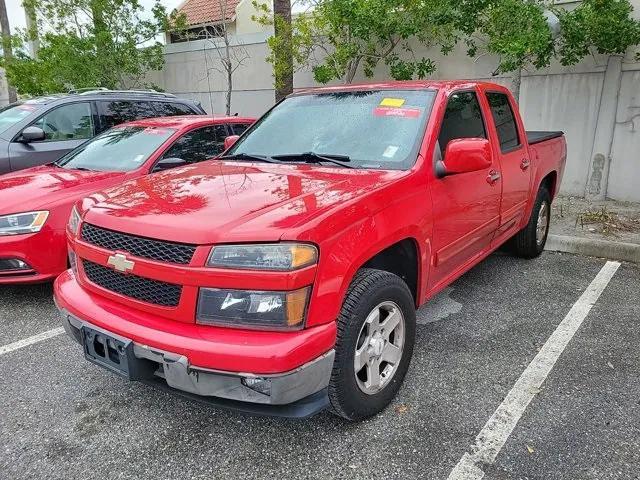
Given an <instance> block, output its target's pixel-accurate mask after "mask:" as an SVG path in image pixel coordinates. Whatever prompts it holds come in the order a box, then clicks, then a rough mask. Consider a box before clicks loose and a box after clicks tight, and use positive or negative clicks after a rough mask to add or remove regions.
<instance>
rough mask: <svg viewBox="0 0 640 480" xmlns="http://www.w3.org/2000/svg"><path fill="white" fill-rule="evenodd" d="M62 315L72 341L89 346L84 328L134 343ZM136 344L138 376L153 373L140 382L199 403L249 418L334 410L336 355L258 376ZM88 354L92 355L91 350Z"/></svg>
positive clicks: (134, 344) (329, 353)
mask: <svg viewBox="0 0 640 480" xmlns="http://www.w3.org/2000/svg"><path fill="white" fill-rule="evenodd" d="M60 314H61V316H62V323H63V326H64V328H65V330H66V331H67V333H68V334H69V336H71V337H72V338H73V339H75V340H76V341H77V342H78V343H80V344H81V345H83V346H84V342H83V338H82V328H83V327H88V328H90V329H93V330H96V331H99V332H103V333H104V334H106V335H108V336H109V337H112V338H116V339H118V340H121V341H126V342H130V339H127V338H125V337H121V336H119V335H116V334H114V333H113V332H109V331H107V330H104V329H102V328H99V327H97V326H95V325H93V324H90V323H89V322H86V321H84V320H81V319H79V318H78V317H76V316H74V315H71V314H70V313H69V312H68V311H66V310H64V309H60ZM131 344H132V347H133V348H132V352H133V357H134V358H133V359H132V361H133V362H135V363H138V365H136V368H135V370H136V371H137V372H144V371H145V369H146V371H147V372H148V374H146V375H145V374H140V373H138V374H137V378H134V379H135V380H140V381H143V382H145V383H150V384H155V385H157V386H159V387H161V388H165V389H166V388H168V389H170V390H173V391H175V392H176V393H179V394H182V395H184V396H187V397H190V398H192V399H195V400H198V401H205V402H207V403H212V404H214V405H217V406H220V407H223V408H228V409H232V410H238V411H244V412H248V413H255V414H265V415H273V416H285V417H308V416H311V415H313V414H315V413H318V412H319V411H321V410H323V409H324V408H326V407H327V405H328V398H327V395H326V388H327V386H328V384H329V379H330V376H331V370H332V368H333V360H334V356H335V352H334V350H330V351H329V352H327V353H325V354H323V355H321V356H320V357H318V358H316V359H314V360H312V361H310V362H308V363H306V364H304V365H302V366H300V367H298V368H296V369H294V370H292V371H289V372H284V373H280V374H269V375H265V374H257V375H256V374H251V373H240V372H226V371H216V370H210V369H206V368H201V367H196V366H193V365H191V364H190V363H189V360H188V358H187V357H185V356H184V355H180V354H177V353H173V352H168V351H164V350H159V349H157V348H153V347H149V346H148V345H144V344H140V343H137V342H131ZM83 348H84V349H85V353H86V347H83ZM142 365H144V368H142V367H141V366H142ZM256 378H260V379H266V380H267V381H268V382H269V383H270V387H271V388H270V393H269V394H264V393H261V392H258V391H256V390H253V389H251V388H249V387H248V386H246V385H245V383H244V381H246V379H256ZM243 380H244V381H243Z"/></svg>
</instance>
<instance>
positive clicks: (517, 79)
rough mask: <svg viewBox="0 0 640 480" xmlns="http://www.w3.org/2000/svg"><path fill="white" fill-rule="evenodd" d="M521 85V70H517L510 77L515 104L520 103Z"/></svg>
mask: <svg viewBox="0 0 640 480" xmlns="http://www.w3.org/2000/svg"><path fill="white" fill-rule="evenodd" d="M521 84H522V68H518V69H517V70H516V71H515V72H513V75H512V77H511V93H512V94H513V98H515V99H516V103H520V85H521Z"/></svg>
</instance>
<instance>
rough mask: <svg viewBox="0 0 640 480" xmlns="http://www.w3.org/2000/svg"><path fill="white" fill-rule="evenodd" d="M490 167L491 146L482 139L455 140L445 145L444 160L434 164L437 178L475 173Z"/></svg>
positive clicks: (487, 141)
mask: <svg viewBox="0 0 640 480" xmlns="http://www.w3.org/2000/svg"><path fill="white" fill-rule="evenodd" d="M490 166H491V145H489V140H486V139H484V138H457V139H455V140H451V141H450V142H449V143H448V144H447V148H446V150H445V152H444V159H443V160H439V161H438V162H436V176H437V177H438V178H443V177H446V176H447V175H456V174H458V173H467V172H477V171H478V170H483V169H485V168H489V167H490Z"/></svg>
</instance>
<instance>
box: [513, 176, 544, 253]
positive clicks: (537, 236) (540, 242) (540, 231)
mask: <svg viewBox="0 0 640 480" xmlns="http://www.w3.org/2000/svg"><path fill="white" fill-rule="evenodd" d="M550 223H551V195H549V191H548V190H547V188H546V187H544V186H542V187H540V190H538V195H537V197H536V203H535V204H534V205H533V209H532V210H531V216H530V217H529V223H527V226H526V227H524V228H523V229H522V230H520V232H518V233H517V234H516V235H515V237H513V239H512V240H511V247H512V250H513V252H514V253H515V254H516V255H517V256H519V257H523V258H535V257H537V256H538V255H540V254H541V253H542V251H543V250H544V246H545V244H546V243H547V236H548V235H549V225H550Z"/></svg>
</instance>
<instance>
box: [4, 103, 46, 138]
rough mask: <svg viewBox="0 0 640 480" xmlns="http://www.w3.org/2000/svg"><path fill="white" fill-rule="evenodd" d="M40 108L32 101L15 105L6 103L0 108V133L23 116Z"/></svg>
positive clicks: (25, 116)
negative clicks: (6, 104)
mask: <svg viewBox="0 0 640 480" xmlns="http://www.w3.org/2000/svg"><path fill="white" fill-rule="evenodd" d="M38 108H40V106H39V105H37V104H33V103H21V104H19V105H16V104H15V103H14V104H13V105H8V106H6V107H4V108H3V109H0V133H2V132H4V131H5V130H7V129H8V128H9V127H11V126H12V125H15V124H16V123H18V122H19V121H21V120H22V119H24V118H27V117H28V116H29V115H31V114H32V113H33V112H35V111H36V110H38Z"/></svg>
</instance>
